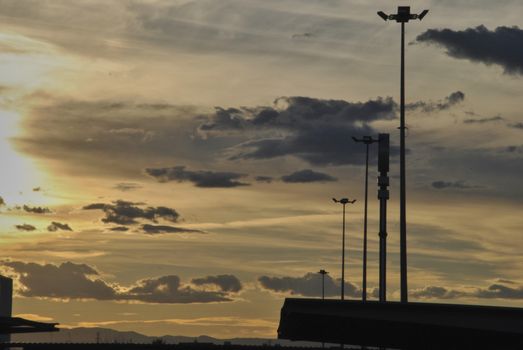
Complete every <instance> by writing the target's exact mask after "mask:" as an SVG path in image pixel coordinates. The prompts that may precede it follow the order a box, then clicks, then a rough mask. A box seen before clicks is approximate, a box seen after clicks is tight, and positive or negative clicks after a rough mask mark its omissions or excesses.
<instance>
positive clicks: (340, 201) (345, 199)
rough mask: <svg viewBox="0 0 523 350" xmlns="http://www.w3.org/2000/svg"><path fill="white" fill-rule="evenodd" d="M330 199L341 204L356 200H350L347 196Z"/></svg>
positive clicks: (351, 202)
mask: <svg viewBox="0 0 523 350" xmlns="http://www.w3.org/2000/svg"><path fill="white" fill-rule="evenodd" d="M332 200H333V201H334V203H341V204H343V205H345V204H353V203H354V202H356V200H355V199H354V200H352V201H350V200H349V199H348V198H342V199H336V198H332Z"/></svg>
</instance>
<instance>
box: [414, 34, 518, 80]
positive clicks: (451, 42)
mask: <svg viewBox="0 0 523 350" xmlns="http://www.w3.org/2000/svg"><path fill="white" fill-rule="evenodd" d="M416 41H417V42H425V43H429V44H436V45H439V46H443V47H444V48H446V49H447V55H449V56H451V57H454V58H459V59H468V60H470V61H473V62H481V63H484V64H486V65H492V64H496V65H499V66H501V67H503V69H504V72H505V73H506V74H514V75H515V74H520V75H523V47H522V46H521V42H522V41H523V30H521V29H520V28H518V27H516V26H514V27H505V26H502V27H497V28H496V29H495V30H493V31H491V30H489V29H487V28H486V27H485V26H483V25H480V26H478V27H476V28H467V29H465V30H462V31H455V30H452V29H429V30H427V31H426V32H424V33H422V34H420V35H418V37H417V38H416Z"/></svg>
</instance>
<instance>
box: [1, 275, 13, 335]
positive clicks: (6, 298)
mask: <svg viewBox="0 0 523 350" xmlns="http://www.w3.org/2000/svg"><path fill="white" fill-rule="evenodd" d="M12 313H13V280H12V279H10V278H8V277H4V276H0V317H11V316H12ZM9 341H11V336H10V335H9V334H0V343H8V342H9Z"/></svg>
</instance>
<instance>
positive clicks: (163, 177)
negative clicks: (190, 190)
mask: <svg viewBox="0 0 523 350" xmlns="http://www.w3.org/2000/svg"><path fill="white" fill-rule="evenodd" d="M145 172H146V173H147V174H148V175H149V176H152V177H154V178H155V179H156V180H158V181H159V182H168V181H178V182H186V181H189V182H192V183H193V184H194V185H195V186H196V187H206V188H210V187H220V188H229V187H238V186H246V185H248V184H247V183H243V182H240V181H238V179H241V178H242V177H245V176H246V175H245V174H239V173H233V172H214V171H203V170H198V171H192V170H186V169H185V167H184V166H175V167H172V168H156V169H154V168H148V169H145Z"/></svg>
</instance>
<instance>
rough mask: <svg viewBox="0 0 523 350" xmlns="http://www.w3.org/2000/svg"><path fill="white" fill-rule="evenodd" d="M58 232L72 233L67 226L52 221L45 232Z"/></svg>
mask: <svg viewBox="0 0 523 350" xmlns="http://www.w3.org/2000/svg"><path fill="white" fill-rule="evenodd" d="M58 230H62V231H72V230H73V229H72V228H71V226H69V225H68V224H62V223H59V222H56V221H53V222H52V223H51V225H49V226H47V231H49V232H55V231H58Z"/></svg>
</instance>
